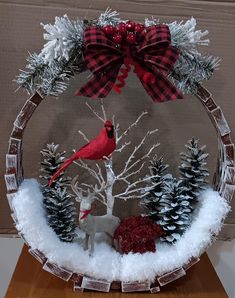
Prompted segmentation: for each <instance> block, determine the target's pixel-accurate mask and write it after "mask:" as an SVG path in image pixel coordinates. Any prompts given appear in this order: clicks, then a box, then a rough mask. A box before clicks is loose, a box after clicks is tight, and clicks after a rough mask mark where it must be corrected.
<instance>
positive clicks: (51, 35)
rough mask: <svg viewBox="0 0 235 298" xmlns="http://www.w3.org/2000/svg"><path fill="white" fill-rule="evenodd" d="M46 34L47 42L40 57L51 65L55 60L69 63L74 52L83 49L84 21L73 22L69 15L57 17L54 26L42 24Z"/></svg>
mask: <svg viewBox="0 0 235 298" xmlns="http://www.w3.org/2000/svg"><path fill="white" fill-rule="evenodd" d="M41 25H42V26H43V28H44V30H45V31H46V33H44V35H43V37H44V39H45V40H47V43H46V44H45V45H44V47H43V49H42V51H41V53H40V56H42V57H43V58H44V61H45V62H48V63H49V64H50V63H51V62H52V61H53V60H54V59H56V60H58V61H60V60H61V59H63V58H64V59H65V60H66V61H69V60H70V58H71V56H72V55H73V52H75V51H77V52H78V51H79V49H81V48H82V39H83V27H84V25H83V21H80V20H77V21H71V20H70V19H69V18H68V16H67V15H64V16H63V17H56V18H55V23H54V25H52V24H46V25H44V24H42V23H41Z"/></svg>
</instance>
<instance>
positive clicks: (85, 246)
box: [84, 233, 89, 250]
mask: <svg viewBox="0 0 235 298" xmlns="http://www.w3.org/2000/svg"><path fill="white" fill-rule="evenodd" d="M88 242H89V235H88V234H87V233H86V238H85V245H84V249H85V250H88Z"/></svg>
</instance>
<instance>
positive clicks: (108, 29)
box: [103, 25, 116, 35]
mask: <svg viewBox="0 0 235 298" xmlns="http://www.w3.org/2000/svg"><path fill="white" fill-rule="evenodd" d="M103 31H104V33H105V34H106V35H113V34H114V33H115V32H116V28H115V27H113V26H112V25H107V26H104V27H103Z"/></svg>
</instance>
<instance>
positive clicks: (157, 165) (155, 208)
mask: <svg viewBox="0 0 235 298" xmlns="http://www.w3.org/2000/svg"><path fill="white" fill-rule="evenodd" d="M167 168H168V165H166V164H164V163H163V157H160V158H157V157H155V158H154V159H153V160H152V161H151V163H150V172H151V176H153V178H151V181H150V183H151V185H152V189H151V190H150V191H149V193H148V195H147V196H145V197H144V198H143V199H142V200H141V201H140V206H141V207H143V209H144V210H145V214H146V215H148V216H149V217H151V218H152V219H153V220H156V218H157V215H158V213H159V211H160V210H161V208H162V206H163V205H164V202H163V200H162V195H163V190H164V187H165V185H166V184H167V182H168V181H169V180H170V179H171V178H172V176H171V175H170V174H166V170H167Z"/></svg>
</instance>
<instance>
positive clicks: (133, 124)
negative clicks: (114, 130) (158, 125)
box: [116, 111, 148, 143]
mask: <svg viewBox="0 0 235 298" xmlns="http://www.w3.org/2000/svg"><path fill="white" fill-rule="evenodd" d="M147 114H148V112H147V111H144V112H142V113H141V114H140V115H139V117H138V118H137V119H136V120H135V122H133V123H132V124H131V125H130V126H129V127H128V128H127V129H126V130H125V131H124V132H123V133H122V134H121V135H120V136H119V137H118V138H117V140H116V141H117V143H118V142H120V141H121V139H122V138H123V137H124V136H126V135H127V134H128V133H129V131H130V130H131V129H132V128H133V127H134V126H137V124H138V123H139V121H140V120H141V118H142V117H143V116H145V115H147Z"/></svg>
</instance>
